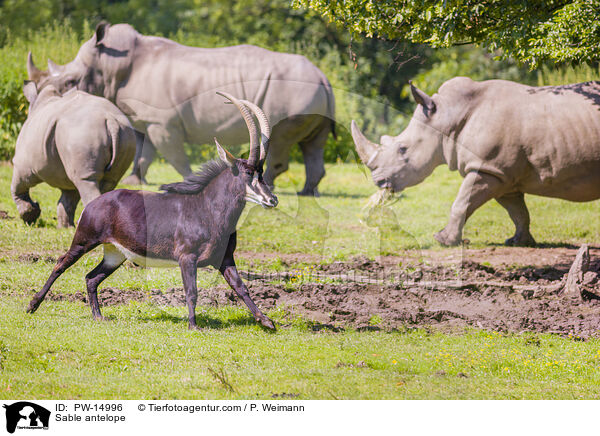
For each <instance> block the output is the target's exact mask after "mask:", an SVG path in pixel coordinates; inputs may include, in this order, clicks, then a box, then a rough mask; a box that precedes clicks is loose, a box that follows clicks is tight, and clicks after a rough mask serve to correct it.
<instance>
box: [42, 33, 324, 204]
mask: <svg viewBox="0 0 600 436" xmlns="http://www.w3.org/2000/svg"><path fill="white" fill-rule="evenodd" d="M48 83H50V84H54V85H55V86H56V87H57V89H59V91H60V92H64V91H65V90H66V89H69V88H72V87H77V88H78V89H80V90H84V91H87V92H89V93H91V94H95V95H101V96H104V97H105V98H107V99H109V100H111V101H112V102H114V103H115V104H116V105H117V106H118V107H119V108H120V109H121V110H122V111H123V112H124V113H125V114H126V115H127V116H128V117H129V118H130V120H131V122H132V124H133V126H134V128H135V129H136V130H138V131H140V132H142V133H144V134H145V136H146V139H145V143H144V147H143V150H142V151H141V152H139V153H138V155H137V156H136V165H135V167H134V177H138V179H143V177H144V176H145V174H146V171H147V169H148V166H149V165H150V163H151V161H152V159H153V158H154V155H155V150H158V151H159V152H160V153H161V154H162V155H163V156H164V157H165V159H166V160H167V161H168V162H169V163H170V164H171V165H173V166H174V167H175V169H176V170H177V171H178V172H179V173H180V174H182V175H183V176H187V175H189V174H190V173H191V170H190V165H189V161H188V158H187V156H186V154H185V152H184V148H183V144H184V143H186V142H187V143H191V144H206V143H212V141H213V138H214V137H215V136H216V137H218V138H219V141H223V142H224V143H227V144H230V145H236V144H242V143H244V142H246V141H247V132H246V128H245V126H244V123H243V122H242V121H240V119H239V114H238V113H236V109H235V107H233V106H232V105H224V104H223V102H222V101H221V100H220V99H219V97H218V96H217V95H216V94H215V91H216V90H221V91H226V92H228V93H230V94H233V95H236V96H238V97H239V98H241V99H245V100H249V101H251V102H252V103H255V104H256V105H258V106H260V107H261V108H263V110H264V112H265V113H266V115H267V117H268V118H269V121H270V123H271V125H273V126H274V127H273V132H272V136H271V152H270V153H269V157H268V160H267V169H266V172H265V175H264V180H265V182H267V183H268V184H271V185H272V183H273V180H274V179H275V177H277V176H278V175H279V174H281V173H282V172H284V171H285V170H286V169H287V168H288V160H289V153H290V149H291V147H292V145H294V144H296V143H297V144H299V145H300V148H301V150H302V153H303V156H304V162H305V167H306V183H305V186H304V189H303V190H302V191H301V194H306V195H312V194H314V193H316V189H317V185H318V183H319V181H320V180H321V178H322V177H323V175H324V174H325V167H324V163H323V148H324V145H325V142H326V140H327V136H328V135H329V133H330V132H332V131H333V121H332V120H333V119H334V96H333V91H332V88H331V85H330V84H329V82H328V80H327V78H326V77H325V75H324V74H323V73H322V72H321V71H320V70H319V69H318V68H317V67H315V66H314V65H313V64H312V63H311V62H309V61H308V60H307V59H306V58H305V57H303V56H298V55H292V54H286V53H275V52H272V51H269V50H265V49H262V48H259V47H255V46H251V45H240V46H235V47H223V48H211V49H205V48H196V47H187V46H184V45H181V44H178V43H176V42H174V41H171V40H168V39H165V38H159V37H153V36H144V35H141V34H139V33H138V32H137V31H136V30H135V29H134V28H133V27H131V26H130V25H128V24H116V25H109V24H107V23H100V24H99V25H98V26H97V28H96V32H95V34H94V36H93V37H92V38H91V39H90V40H89V41H87V42H86V43H84V44H83V45H82V46H81V48H80V50H79V53H78V54H77V57H76V58H75V59H74V60H73V61H72V62H70V63H68V64H66V65H56V64H54V63H52V62H49V75H48V74H47V75H45V76H43V77H40V80H38V84H39V86H40V88H42V87H44V86H45V85H46V84H48ZM128 180H129V179H128Z"/></svg>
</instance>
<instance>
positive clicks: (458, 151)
mask: <svg viewBox="0 0 600 436" xmlns="http://www.w3.org/2000/svg"><path fill="white" fill-rule="evenodd" d="M410 86H411V91H412V95H413V97H414V99H415V101H416V102H417V103H418V106H417V108H416V109H415V112H414V114H413V117H412V119H411V120H410V122H409V124H408V126H407V128H406V129H405V130H404V131H403V132H402V133H400V135H398V136H395V137H392V136H387V135H384V136H382V137H381V139H380V142H381V145H379V144H376V143H373V142H371V141H369V140H368V139H367V138H366V137H365V136H364V135H363V134H362V132H361V131H360V130H359V128H358V126H357V125H356V123H355V122H354V121H352V125H351V129H352V136H353V138H354V143H355V145H356V150H357V152H358V154H359V156H360V158H361V159H362V161H363V162H364V163H365V164H366V165H367V167H368V168H369V169H370V170H371V172H372V177H373V181H374V182H375V184H376V185H377V186H379V187H380V188H387V189H391V190H393V191H402V190H403V189H404V188H407V187H409V186H414V185H416V184H418V183H421V182H422V181H423V180H424V179H425V178H426V177H428V176H429V175H430V174H431V173H432V172H433V170H434V168H436V167H437V166H439V165H442V164H446V165H448V167H449V168H450V170H453V171H454V170H458V171H459V173H460V175H461V176H462V177H463V178H464V180H463V182H462V185H461V187H460V189H459V192H458V196H457V197H456V199H455V201H454V203H453V205H452V209H451V212H450V220H449V222H448V224H447V225H446V227H445V228H444V229H443V230H441V231H440V232H438V233H436V234H435V238H436V239H437V241H439V242H440V243H441V244H443V245H456V244H458V243H460V242H461V240H462V230H463V226H464V223H465V221H466V220H467V219H468V218H469V216H471V214H472V213H473V212H474V211H475V210H476V209H477V208H478V207H480V206H481V205H483V204H484V203H486V202H487V201H488V200H491V199H492V198H493V199H496V201H498V203H500V205H502V206H503V207H504V208H505V209H506V211H507V212H508V214H509V216H510V218H511V219H512V221H513V222H514V224H515V227H516V231H515V234H514V236H512V237H511V238H509V239H507V240H506V241H505V243H506V244H507V245H534V244H535V240H534V238H533V236H532V235H531V233H530V230H529V212H528V210H527V207H526V205H525V201H524V194H533V195H540V196H544V197H555V198H561V199H565V200H570V201H577V202H584V201H591V200H596V199H598V198H600V82H586V83H578V84H572V85H564V86H545V87H532V86H527V85H523V84H519V83H515V82H510V81H505V80H489V81H482V82H475V81H473V80H471V79H469V78H466V77H456V78H453V79H451V80H448V81H447V82H445V83H444V84H442V86H441V87H440V88H439V90H438V92H437V94H435V95H433V96H432V97H430V96H428V95H427V94H426V93H424V92H423V91H421V90H419V89H418V88H417V87H415V86H414V85H413V84H412V83H411V85H410Z"/></svg>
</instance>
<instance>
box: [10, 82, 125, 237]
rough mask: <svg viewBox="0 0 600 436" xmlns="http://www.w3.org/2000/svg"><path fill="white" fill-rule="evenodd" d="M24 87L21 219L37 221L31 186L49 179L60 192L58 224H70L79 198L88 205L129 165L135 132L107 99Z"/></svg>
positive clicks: (17, 170) (17, 171)
mask: <svg viewBox="0 0 600 436" xmlns="http://www.w3.org/2000/svg"><path fill="white" fill-rule="evenodd" d="M24 90H25V94H26V96H27V98H28V100H29V101H30V103H31V104H30V108H29V114H28V116H27V120H26V121H25V123H24V124H23V128H22V129H21V132H20V133H19V136H18V138H17V143H16V150H15V155H14V158H13V164H14V170H13V178H12V183H11V194H12V197H13V199H14V201H15V204H16V205H17V210H18V212H19V215H20V216H21V218H23V220H24V221H25V222H27V223H33V222H34V221H35V220H36V219H37V218H38V217H39V215H40V208H39V205H38V204H37V203H36V202H34V201H33V200H32V199H31V197H30V196H29V189H30V188H31V187H33V186H35V185H37V184H39V183H42V182H46V183H47V184H49V185H50V186H53V187H55V188H58V189H60V190H61V192H62V195H61V197H60V199H59V201H58V207H57V216H58V226H59V227H67V226H72V225H73V219H74V215H75V209H76V207H77V203H78V202H79V199H80V198H81V200H82V201H83V204H84V205H86V204H87V203H89V202H90V201H91V200H93V199H94V198H96V197H98V196H100V194H102V193H104V192H107V191H110V190H112V189H114V187H115V186H116V185H117V183H118V182H119V180H120V179H121V177H122V176H123V174H124V173H125V171H127V168H128V167H129V165H131V162H132V161H133V156H134V154H135V148H136V136H135V131H134V130H133V128H132V127H131V124H130V123H129V121H128V119H127V117H126V116H125V115H123V113H122V112H121V111H120V110H119V109H118V108H117V107H116V106H115V105H114V104H112V103H111V102H109V101H107V100H106V99H104V98H101V97H96V96H93V95H90V94H87V93H85V92H82V91H77V90H72V91H71V92H68V93H67V94H65V95H64V96H61V95H60V94H59V93H58V91H57V90H56V89H55V88H54V87H53V86H48V87H46V88H44V89H43V90H42V91H41V92H40V93H39V95H37V91H36V89H35V85H34V83H33V82H29V83H27V84H26V85H25V87H24ZM28 93H29V94H28Z"/></svg>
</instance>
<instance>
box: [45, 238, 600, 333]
mask: <svg viewBox="0 0 600 436" xmlns="http://www.w3.org/2000/svg"><path fill="white" fill-rule="evenodd" d="M576 252H577V247H558V248H504V247H502V248H500V247H498V248H495V247H491V248H486V249H481V250H463V249H456V250H438V251H435V250H432V251H428V252H422V253H419V255H418V256H416V257H415V255H414V253H410V254H407V255H406V256H386V257H382V258H380V259H377V260H369V259H366V258H361V257H357V258H353V259H351V260H349V261H345V262H333V263H325V264H317V265H315V267H313V268H307V269H304V270H292V271H289V272H285V273H277V274H257V273H251V272H250V273H249V272H245V273H244V279H245V280H246V283H247V284H248V287H249V288H250V292H251V295H252V296H253V298H254V300H255V301H256V302H257V304H258V305H259V306H260V307H262V308H264V309H270V308H273V307H276V306H277V307H282V308H284V309H285V311H286V313H287V314H289V316H290V317H293V316H298V315H299V316H303V317H304V318H308V319H310V320H313V321H314V323H313V326H314V328H315V329H329V330H339V329H343V328H345V327H348V326H352V327H356V328H359V329H365V330H377V329H392V328H406V327H408V328H413V327H437V328H441V329H456V328H462V327H466V326H473V327H479V328H484V329H490V330H497V331H506V332H523V331H534V332H549V333H557V334H560V335H571V336H573V337H576V338H582V339H585V338H588V337H590V336H600V248H599V247H591V249H590V257H591V262H590V266H589V269H588V272H587V273H586V274H585V280H584V284H583V288H582V292H581V297H579V296H577V298H573V297H567V296H565V295H562V289H563V287H564V276H565V275H566V273H567V272H568V271H569V268H570V266H571V264H572V262H573V260H574V258H575V255H576ZM242 255H243V256H245V255H246V253H243V254H242ZM273 256H274V257H275V256H279V255H277V254H275V253H273ZM268 257H269V254H264V253H263V254H261V258H268ZM301 257H302V259H301V260H300V259H299V258H296V257H294V256H293V255H289V256H281V257H280V258H281V259H282V262H283V263H284V265H285V264H286V263H289V264H293V263H298V262H307V261H310V260H312V259H307V257H306V255H302V256H301ZM314 260H315V261H317V259H314ZM49 298H51V299H72V300H85V298H86V296H85V294H83V293H77V294H74V295H60V294H57V293H52V294H50V295H49ZM100 299H101V304H103V305H113V304H123V303H126V302H128V301H132V300H136V301H151V302H153V303H155V304H159V305H184V304H185V296H184V292H183V289H182V288H172V289H167V290H152V291H150V292H144V291H139V290H131V289H130V290H120V289H115V288H105V289H102V290H101V292H100ZM198 304H200V305H208V306H222V305H231V304H241V303H240V302H239V300H238V299H237V297H236V296H235V295H234V293H233V291H231V290H230V289H229V288H228V287H227V286H226V285H218V286H215V287H214V288H211V289H202V290H200V292H199V301H198Z"/></svg>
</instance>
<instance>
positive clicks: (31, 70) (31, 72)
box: [27, 52, 44, 82]
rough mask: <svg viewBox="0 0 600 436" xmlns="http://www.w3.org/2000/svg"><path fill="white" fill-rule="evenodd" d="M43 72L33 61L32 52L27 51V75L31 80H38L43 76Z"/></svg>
mask: <svg viewBox="0 0 600 436" xmlns="http://www.w3.org/2000/svg"><path fill="white" fill-rule="evenodd" d="M43 74H44V72H43V71H42V70H40V69H39V68H38V67H36V66H35V64H34V63H33V55H32V54H31V52H29V53H27V75H28V76H29V80H32V81H34V82H37V81H39V80H40V79H41V78H42V76H43Z"/></svg>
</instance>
